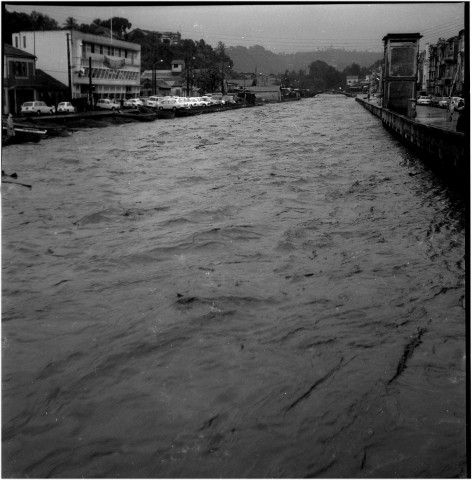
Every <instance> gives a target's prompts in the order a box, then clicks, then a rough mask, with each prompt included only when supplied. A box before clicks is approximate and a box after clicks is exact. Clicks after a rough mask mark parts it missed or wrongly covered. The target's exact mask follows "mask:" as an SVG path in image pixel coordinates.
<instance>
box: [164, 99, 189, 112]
mask: <svg viewBox="0 0 473 480" xmlns="http://www.w3.org/2000/svg"><path fill="white" fill-rule="evenodd" d="M181 108H184V107H183V105H182V103H181V102H179V101H178V99H177V98H169V99H164V100H162V101H161V102H160V104H159V107H158V109H159V110H179V109H181Z"/></svg>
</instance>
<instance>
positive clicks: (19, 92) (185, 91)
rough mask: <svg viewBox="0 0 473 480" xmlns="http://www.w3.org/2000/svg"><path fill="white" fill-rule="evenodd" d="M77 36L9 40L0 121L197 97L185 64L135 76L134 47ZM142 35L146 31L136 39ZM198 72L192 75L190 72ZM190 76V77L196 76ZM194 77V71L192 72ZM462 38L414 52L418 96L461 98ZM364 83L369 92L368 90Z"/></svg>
mask: <svg viewBox="0 0 473 480" xmlns="http://www.w3.org/2000/svg"><path fill="white" fill-rule="evenodd" d="M102 33H103V34H102V35H92V34H88V33H83V32H80V31H77V30H70V31H69V30H51V31H37V32H35V31H24V32H19V33H14V34H13V35H12V45H4V49H3V72H4V73H3V105H2V111H3V114H8V113H18V112H19V111H20V106H21V104H22V103H24V102H26V101H31V100H43V101H45V102H46V103H48V104H50V105H56V104H57V103H58V102H60V101H63V100H70V99H73V100H77V99H82V100H84V101H85V102H86V103H91V102H92V101H93V98H113V99H115V100H122V99H125V98H132V97H139V96H149V95H152V94H161V95H190V96H194V95H197V92H196V91H194V90H193V87H192V82H189V75H190V74H192V73H190V72H189V70H190V69H188V68H187V66H186V63H185V61H184V60H179V59H178V60H174V61H173V62H172V66H171V69H170V70H162V69H159V62H158V63H157V64H156V69H155V70H148V71H145V72H141V46H140V45H139V44H137V43H131V42H126V41H123V40H120V39H117V38H115V37H114V36H113V35H112V33H111V32H110V31H109V30H108V31H107V29H104V31H103V32H102ZM143 33H146V32H143ZM159 41H161V42H162V43H167V44H171V45H174V44H176V43H179V41H180V34H177V33H176V34H173V33H172V32H164V33H163V34H162V35H161V37H159ZM195 72H197V71H195ZM195 72H193V73H195ZM197 73H198V72H197ZM273 77H274V76H262V75H261V74H260V76H258V75H247V76H246V77H245V76H243V77H242V78H241V79H239V80H237V79H232V80H228V82H227V85H228V87H229V88H235V89H237V88H246V87H250V86H255V85H256V86H261V87H262V86H270V85H274V84H275V83H277V78H276V77H274V78H273ZM381 78H382V68H381V67H380V68H379V71H378V70H377V71H374V72H373V74H372V76H371V78H370V79H367V78H358V77H347V87H348V88H356V87H362V88H363V87H364V88H365V89H366V90H368V88H370V90H371V91H372V92H379V91H380V88H381V84H382V81H381ZM464 82H465V31H464V30H461V31H460V32H459V34H458V35H457V36H455V37H452V38H449V39H448V40H445V39H439V40H438V42H437V44H431V45H427V47H426V49H425V50H424V51H423V52H420V53H419V58H418V72H417V90H418V91H423V92H426V93H427V94H431V95H437V96H449V95H458V96H461V95H462V94H464V92H465V86H464ZM370 84H371V85H370ZM368 85H370V87H368Z"/></svg>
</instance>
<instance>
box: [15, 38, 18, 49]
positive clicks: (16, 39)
mask: <svg viewBox="0 0 473 480" xmlns="http://www.w3.org/2000/svg"><path fill="white" fill-rule="evenodd" d="M15 47H16V48H18V37H15Z"/></svg>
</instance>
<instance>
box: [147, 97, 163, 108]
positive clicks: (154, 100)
mask: <svg viewBox="0 0 473 480" xmlns="http://www.w3.org/2000/svg"><path fill="white" fill-rule="evenodd" d="M162 100H164V97H157V96H156V95H153V96H151V97H149V98H148V100H146V106H147V107H154V108H158V107H159V102H161V101H162Z"/></svg>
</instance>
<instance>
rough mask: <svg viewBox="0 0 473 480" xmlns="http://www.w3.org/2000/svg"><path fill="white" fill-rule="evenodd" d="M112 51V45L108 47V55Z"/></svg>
mask: <svg viewBox="0 0 473 480" xmlns="http://www.w3.org/2000/svg"><path fill="white" fill-rule="evenodd" d="M111 51H112V49H111V47H107V55H111Z"/></svg>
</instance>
